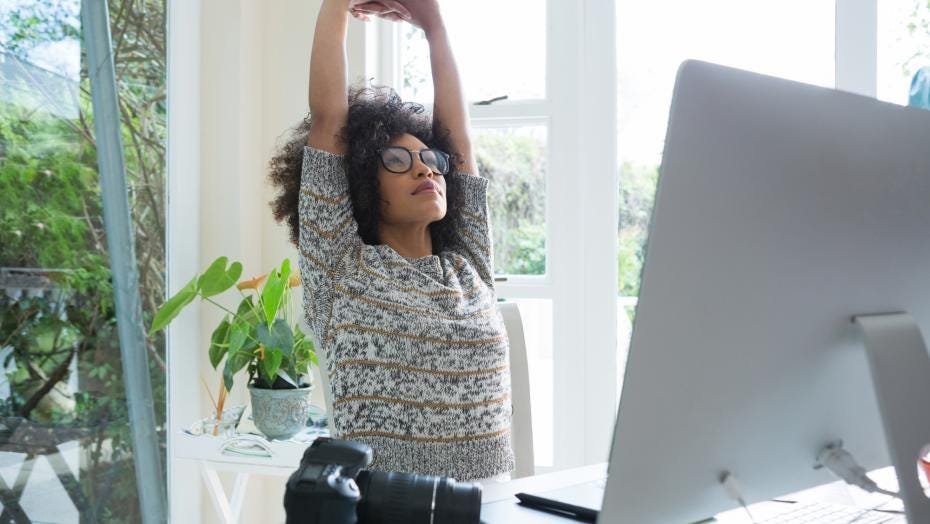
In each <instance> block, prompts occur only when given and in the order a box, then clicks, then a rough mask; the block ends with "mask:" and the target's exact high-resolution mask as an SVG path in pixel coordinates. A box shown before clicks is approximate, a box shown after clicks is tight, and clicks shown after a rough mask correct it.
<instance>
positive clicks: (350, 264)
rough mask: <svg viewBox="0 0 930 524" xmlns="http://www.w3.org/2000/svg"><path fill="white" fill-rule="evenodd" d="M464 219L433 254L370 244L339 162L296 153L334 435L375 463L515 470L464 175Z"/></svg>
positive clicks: (485, 276) (477, 231)
mask: <svg viewBox="0 0 930 524" xmlns="http://www.w3.org/2000/svg"><path fill="white" fill-rule="evenodd" d="M448 176H455V177H461V181H462V184H461V185H462V187H463V191H464V197H465V198H464V199H463V200H464V201H463V213H461V219H460V220H461V223H460V224H456V228H455V230H456V231H458V232H459V234H458V238H457V239H456V240H455V241H454V242H453V245H452V246H451V247H450V248H449V249H448V250H446V251H444V252H442V253H441V254H439V255H438V256H437V255H431V256H427V257H423V258H417V259H409V258H405V257H402V256H401V255H399V254H398V253H397V252H396V251H394V250H393V249H392V248H390V247H388V246H386V245H376V246H375V245H367V244H364V243H363V242H362V240H361V237H360V236H359V235H358V226H357V224H356V222H355V219H354V218H353V215H352V204H351V201H350V200H349V186H348V179H347V178H346V170H345V163H344V157H343V156H340V155H334V154H332V153H328V152H325V151H321V150H317V149H314V148H310V147H307V148H305V149H304V161H303V172H302V177H301V193H300V202H299V217H300V246H299V247H300V270H301V276H302V278H303V281H304V308H305V311H306V315H307V319H308V321H309V323H310V325H311V327H312V329H313V331H314V333H315V334H316V335H317V340H318V341H319V342H320V343H321V345H322V348H319V349H322V351H323V353H324V355H325V356H326V362H327V367H328V368H329V369H327V370H326V372H327V373H328V374H329V377H330V385H331V387H332V394H333V399H334V401H333V404H334V406H333V411H334V413H333V417H334V418H333V421H334V426H335V429H336V433H337V436H338V437H340V438H346V439H353V440H359V441H363V442H365V443H367V444H369V445H370V446H371V447H372V449H373V450H374V459H375V461H374V463H373V464H372V468H374V469H381V470H386V471H402V472H408V473H420V474H428V475H444V476H450V477H454V478H456V479H459V480H471V479H478V478H486V477H492V476H495V475H499V474H501V473H506V472H509V471H511V470H512V469H513V450H512V448H511V440H510V421H511V400H510V372H509V369H508V366H507V363H508V354H507V351H508V345H507V336H506V331H505V328H504V322H503V319H502V318H501V316H500V313H499V312H498V310H497V308H496V306H495V294H494V287H493V286H494V275H493V267H494V266H493V262H492V260H493V259H492V254H491V236H490V227H489V223H488V206H487V195H486V190H487V184H488V180H487V179H485V178H482V177H479V176H472V175H465V174H461V173H456V174H451V175H448Z"/></svg>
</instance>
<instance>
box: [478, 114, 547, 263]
mask: <svg viewBox="0 0 930 524" xmlns="http://www.w3.org/2000/svg"><path fill="white" fill-rule="evenodd" d="M476 135H477V136H476V138H477V139H476V140H475V145H476V147H475V149H476V151H477V154H476V157H477V162H478V172H479V173H481V175H482V176H484V177H486V178H488V179H489V180H490V182H489V189H488V207H489V208H490V209H491V234H492V236H493V241H494V262H495V265H496V266H497V267H495V268H494V269H495V272H497V273H499V274H512V275H543V274H545V272H546V235H545V226H546V207H545V206H546V180H545V173H546V144H545V141H544V140H543V139H541V138H539V137H536V136H533V135H532V134H523V133H513V132H510V130H496V129H481V130H479V131H478V132H477V133H476Z"/></svg>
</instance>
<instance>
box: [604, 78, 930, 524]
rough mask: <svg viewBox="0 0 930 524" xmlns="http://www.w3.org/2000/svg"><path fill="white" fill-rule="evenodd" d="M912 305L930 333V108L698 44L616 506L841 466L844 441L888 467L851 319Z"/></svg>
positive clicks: (661, 221) (761, 486)
mask: <svg viewBox="0 0 930 524" xmlns="http://www.w3.org/2000/svg"><path fill="white" fill-rule="evenodd" d="M894 311H907V312H909V313H910V314H911V315H913V317H914V318H915V319H916V321H917V323H918V325H919V326H920V328H921V330H922V331H923V333H924V334H925V335H927V334H930V112H927V111H922V110H916V109H912V108H905V107H899V106H895V105H892V104H886V103H882V102H878V101H876V100H873V99H870V98H866V97H861V96H857V95H853V94H849V93H844V92H839V91H834V90H830V89H824V88H819V87H814V86H809V85H805V84H800V83H796V82H790V81H787V80H782V79H778V78H772V77H766V76H762V75H757V74H753V73H748V72H745V71H740V70H735V69H730V68H725V67H722V66H717V65H713V64H707V63H701V62H694V61H689V62H685V63H684V64H683V65H682V66H681V69H680V70H679V73H678V79H677V84H676V88H675V94H674V97H673V101H672V106H671V113H670V118H669V127H668V133H667V136H666V142H665V152H664V157H663V160H662V169H661V174H660V177H659V185H658V191H657V196H656V205H655V210H654V212H653V220H652V224H651V229H650V235H649V239H648V246H647V253H646V260H645V267H644V270H643V279H642V292H641V294H640V299H639V305H638V306H637V312H636V321H635V326H634V329H633V336H632V342H631V346H630V355H629V360H628V362H627V368H626V377H625V379H624V384H623V394H622V397H621V401H620V406H619V410H618V421H617V427H616V431H615V434H614V440H613V446H612V450H611V459H610V467H609V480H608V483H607V489H606V494H605V500H604V506H603V509H604V511H603V513H602V515H601V518H600V520H599V522H601V523H610V524H614V523H637V524H639V523H644V522H649V523H666V522H675V523H683V522H691V521H696V520H699V519H703V518H706V517H709V516H712V515H713V514H715V513H717V512H719V511H722V510H724V509H728V508H732V507H733V506H734V505H735V503H734V502H733V501H732V500H730V499H729V498H728V497H727V496H726V493H725V492H724V490H723V489H722V488H721V487H720V485H719V484H718V483H717V481H718V479H719V475H720V474H721V472H722V471H724V470H728V471H731V472H732V473H733V474H734V475H735V476H736V477H737V478H738V479H739V482H740V483H741V484H742V486H743V489H744V495H745V498H746V499H747V501H749V502H752V501H759V500H764V499H768V498H771V497H774V496H777V495H780V494H785V493H788V492H792V491H795V490H799V489H803V488H806V487H809V486H813V485H817V484H821V483H825V482H829V481H832V480H834V479H833V478H832V477H831V476H830V475H829V473H827V472H826V471H825V470H815V469H814V468H813V465H814V463H815V457H816V455H817V453H818V451H820V449H821V448H822V447H823V446H824V445H826V444H828V443H829V442H831V441H834V440H838V439H842V441H843V442H844V444H845V448H846V449H847V450H849V451H850V452H852V453H853V454H854V455H855V456H856V458H857V459H858V460H859V461H860V463H862V464H863V465H864V466H866V467H867V468H870V469H871V468H877V467H881V466H884V465H888V464H889V458H888V452H887V451H886V448H885V440H884V437H883V432H882V425H881V421H880V418H879V414H878V408H877V403H876V399H875V394H874V392H873V389H872V382H871V378H870V374H869V369H868V366H867V362H866V357H865V350H864V348H863V346H862V342H861V340H860V337H859V335H858V333H857V331H856V329H855V328H854V326H853V325H852V324H851V322H850V319H851V317H852V316H854V315H859V314H867V313H887V312H894ZM927 379H928V380H930V377H927ZM928 400H930V399H928ZM923 406H924V409H923V410H922V411H919V412H916V413H914V416H915V417H926V416H927V413H928V412H930V406H928V405H926V404H924V405H923ZM928 440H930V436H928ZM915 469H916V465H915ZM911 473H913V472H911Z"/></svg>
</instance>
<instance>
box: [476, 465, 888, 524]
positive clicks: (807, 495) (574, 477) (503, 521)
mask: <svg viewBox="0 0 930 524" xmlns="http://www.w3.org/2000/svg"><path fill="white" fill-rule="evenodd" d="M869 475H870V476H871V477H872V478H873V479H874V480H875V481H876V482H878V483H879V484H880V485H881V486H882V487H884V488H886V489H890V490H896V489H897V481H896V479H895V476H894V468H890V467H888V468H883V469H880V470H877V471H872V472H870V473H869ZM606 476H607V464H606V463H603V464H596V465H593V466H584V467H580V468H574V469H568V470H564V471H558V472H555V473H547V474H545V475H536V476H533V477H526V478H522V479H517V480H512V481H510V482H501V483H498V484H486V485H484V489H483V495H482V499H481V500H482V508H481V520H482V521H484V522H486V523H487V524H535V523H547V524H558V523H561V524H571V523H572V522H576V521H573V520H570V519H566V518H564V517H560V516H557V515H551V514H548V513H543V512H541V511H537V510H533V509H529V508H524V507H523V506H520V505H519V504H518V503H517V499H515V498H514V494H515V493H521V492H525V493H531V494H533V495H541V496H544V497H545V496H546V493H547V492H552V491H555V490H559V493H560V495H563V497H560V498H564V495H565V494H569V496H570V492H571V488H572V487H574V486H581V485H585V484H589V483H591V482H595V481H597V480H599V479H604V478H606ZM579 491H583V492H584V493H590V490H587V489H585V490H579ZM778 499H779V500H792V501H797V502H815V501H819V502H828V503H835V504H845V505H849V506H856V507H860V508H872V507H875V506H878V505H880V504H882V508H883V509H900V508H901V507H902V506H901V502H900V501H890V499H889V497H887V496H885V495H879V494H872V493H866V492H864V491H862V490H860V489H858V488H853V487H851V486H847V485H846V484H844V483H843V482H833V483H830V484H824V485H823V486H817V487H815V488H811V489H808V490H804V491H800V492H798V493H792V494H788V495H785V496H783V497H778ZM572 500H573V501H575V500H577V499H572ZM883 503H884V504H883ZM577 504H578V505H581V506H585V507H592V508H600V503H599V501H594V502H591V501H582V500H578V501H577ZM750 509H754V510H758V511H760V513H758V514H757V515H756V516H757V518H758V517H759V516H761V515H764V514H765V513H769V512H771V511H772V510H773V509H775V508H774V505H771V503H766V502H762V503H759V504H758V505H753V506H750ZM780 509H781V508H780ZM716 519H717V522H720V523H721V524H747V523H748V522H749V519H748V518H747V517H746V515H745V513H744V512H743V510H742V509H735V510H732V511H727V512H725V513H721V514H720V515H717V516H716Z"/></svg>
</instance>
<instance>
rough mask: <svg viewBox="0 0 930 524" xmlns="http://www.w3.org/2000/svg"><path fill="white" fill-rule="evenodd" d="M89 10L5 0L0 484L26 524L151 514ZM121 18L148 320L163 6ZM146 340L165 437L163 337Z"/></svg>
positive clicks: (0, 91)
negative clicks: (142, 492)
mask: <svg viewBox="0 0 930 524" xmlns="http://www.w3.org/2000/svg"><path fill="white" fill-rule="evenodd" d="M80 9H81V3H80V1H79V0H8V1H6V2H2V3H0V42H2V46H0V72H2V75H0V246H3V247H2V249H0V366H2V372H0V426H2V427H3V428H4V431H3V432H2V435H3V436H2V438H0V473H2V474H0V490H2V491H3V493H5V496H4V500H3V505H4V508H3V514H4V516H8V517H9V518H10V519H12V520H15V521H16V522H29V521H42V522H79V521H81V520H91V521H97V520H107V521H110V520H117V521H125V522H138V521H141V515H140V513H139V489H138V487H137V486H136V477H135V473H134V464H133V449H132V441H131V437H130V429H129V425H128V411H127V404H126V393H125V390H124V387H123V376H122V371H121V366H120V361H121V356H120V347H119V342H118V339H117V335H116V320H115V311H114V298H113V289H112V286H111V284H110V268H109V261H108V257H107V251H106V243H105V240H104V224H103V216H102V202H101V197H100V188H99V176H98V173H97V159H96V149H95V137H94V130H93V124H92V122H93V120H92V116H93V115H92V112H93V111H92V109H91V101H90V100H91V99H90V92H89V89H90V87H89V81H88V76H87V64H86V63H85V62H84V60H85V58H84V56H83V55H82V53H81V51H82V42H81V23H80ZM110 16H111V18H110V20H111V24H112V29H111V31H112V37H113V42H114V52H115V63H116V71H117V75H118V79H117V80H118V84H119V88H120V93H119V95H120V99H121V103H122V133H123V137H124V140H125V144H124V145H125V148H126V150H125V157H126V170H127V176H128V179H129V186H130V192H131V195H132V198H131V207H132V213H133V216H132V218H133V228H134V230H135V233H136V239H137V244H136V248H135V249H136V256H137V260H138V261H139V265H138V276H139V281H140V285H141V290H140V291H141V295H142V299H143V307H144V309H145V314H146V318H147V319H149V318H151V314H152V313H153V311H154V307H155V305H156V304H157V303H160V302H161V301H162V299H163V296H164V278H165V256H164V253H165V249H164V232H165V209H164V198H163V195H164V187H165V186H164V184H165V177H164V158H165V147H164V138H165V124H166V110H165V105H164V96H163V92H162V89H163V88H164V85H165V54H164V52H165V32H164V28H165V9H164V4H163V3H162V2H155V1H130V0H111V2H110ZM146 323H148V322H146ZM148 351H149V355H148V356H149V361H150V372H151V379H152V380H151V382H152V388H153V397H154V399H155V413H156V423H157V424H158V426H159V428H160V431H159V433H158V437H159V444H160V446H161V447H162V448H163V447H164V445H165V436H166V435H165V432H164V420H165V407H166V406H165V382H166V381H165V378H166V376H165V366H164V358H165V347H164V343H163V341H162V340H161V339H155V340H152V341H151V342H150V344H149V346H148ZM164 460H165V459H164V456H162V461H163V463H164Z"/></svg>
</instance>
